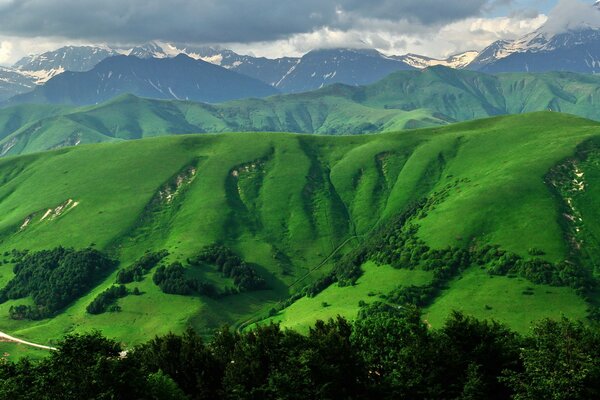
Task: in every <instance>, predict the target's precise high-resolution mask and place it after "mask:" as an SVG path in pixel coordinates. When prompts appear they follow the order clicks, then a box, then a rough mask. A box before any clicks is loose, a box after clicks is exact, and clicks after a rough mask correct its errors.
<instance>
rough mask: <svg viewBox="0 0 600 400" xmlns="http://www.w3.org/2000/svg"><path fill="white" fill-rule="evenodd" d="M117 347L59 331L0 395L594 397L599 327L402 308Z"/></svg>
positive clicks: (599, 391) (4, 370)
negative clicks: (437, 316)
mask: <svg viewBox="0 0 600 400" xmlns="http://www.w3.org/2000/svg"><path fill="white" fill-rule="evenodd" d="M382 310H383V309H382ZM122 350H123V349H122V348H121V347H120V345H119V344H118V343H117V342H114V341H112V340H109V339H106V338H104V337H102V336H101V335H100V334H99V333H92V334H85V335H70V336H67V337H66V338H65V339H64V340H63V341H62V343H60V344H59V351H56V352H53V353H52V354H51V355H50V356H49V357H48V358H46V359H43V360H40V361H31V360H28V359H25V360H22V361H19V362H17V363H12V362H9V361H7V362H3V363H0V398H7V399H14V400H20V399H34V398H35V399H58V398H60V399H65V400H70V399H84V398H88V399H91V398H101V399H109V398H110V399H198V400H201V399H202V400H203V399H210V400H213V399H240V400H246V399H248V400H250V399H265V400H269V399H273V400H275V399H283V400H286V399H290V400H292V399H339V400H345V399H354V400H362V399H390V400H391V399H413V400H421V399H490V400H504V399H506V400H508V399H556V400H563V399H564V400H566V399H570V400H579V399H582V400H583V399H586V400H587V399H595V398H600V332H599V331H598V330H597V328H590V327H587V326H585V325H582V324H580V323H574V322H571V321H569V320H566V319H563V320H561V321H551V320H545V321H542V322H540V323H539V324H538V325H537V326H536V327H535V328H534V330H533V333H532V335H531V336H529V337H525V338H524V337H521V336H520V335H518V334H516V333H515V332H512V331H511V330H509V329H508V328H507V327H505V326H503V325H501V324H498V323H494V322H488V321H479V320H476V319H473V318H469V317H465V316H464V315H462V314H459V313H455V314H453V315H452V316H451V317H450V318H449V319H448V320H447V321H446V323H445V325H444V326H442V327H441V328H440V329H429V328H428V327H427V326H426V324H425V323H423V322H422V318H421V315H420V314H419V313H418V312H417V311H415V310H414V309H408V310H405V311H404V312H400V311H397V310H396V311H389V312H388V311H382V312H376V313H372V314H370V315H368V316H367V317H366V318H365V319H361V320H358V321H357V322H356V323H355V324H351V323H349V322H347V321H346V320H344V319H342V318H338V319H336V320H330V321H328V322H322V321H319V322H317V323H316V324H315V325H314V326H313V327H312V328H311V329H310V330H309V332H308V334H307V335H301V334H298V333H296V332H294V331H291V330H282V329H280V328H279V326H278V325H267V326H262V327H258V328H256V329H255V330H252V331H249V332H246V333H237V332H235V331H232V330H230V329H228V328H222V329H220V330H218V331H217V332H216V333H215V334H214V335H213V336H212V337H211V338H209V339H208V340H207V341H205V340H203V339H202V338H201V337H200V336H198V335H197V334H196V333H194V332H193V331H191V330H188V331H187V332H186V333H184V334H183V335H174V334H168V335H166V336H161V337H156V338H155V339H153V340H151V341H149V342H147V343H145V344H142V345H140V346H137V347H135V348H133V349H130V350H129V351H128V353H127V355H126V356H125V357H120V356H119V354H120V352H121V351H122Z"/></svg>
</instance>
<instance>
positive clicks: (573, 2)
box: [543, 0, 600, 34]
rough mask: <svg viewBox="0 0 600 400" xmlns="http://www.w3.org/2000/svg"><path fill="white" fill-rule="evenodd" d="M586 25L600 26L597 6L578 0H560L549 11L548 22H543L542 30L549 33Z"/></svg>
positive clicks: (599, 14)
mask: <svg viewBox="0 0 600 400" xmlns="http://www.w3.org/2000/svg"><path fill="white" fill-rule="evenodd" d="M587 27H591V28H600V10H599V9H598V6H593V5H592V4H590V3H589V2H588V3H583V2H581V1H579V0H560V1H559V2H558V4H557V5H556V7H555V8H554V9H553V10H552V11H550V14H549V15H548V22H546V24H544V27H543V30H544V32H546V33H549V34H557V33H561V32H566V31H568V30H575V29H579V28H587Z"/></svg>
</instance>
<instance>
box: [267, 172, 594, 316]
mask: <svg viewBox="0 0 600 400" xmlns="http://www.w3.org/2000/svg"><path fill="white" fill-rule="evenodd" d="M457 184H458V181H457V182H455V183H454V184H452V185H448V186H446V187H445V188H444V189H442V190H441V191H439V192H436V193H434V194H433V195H432V196H431V197H429V198H427V199H422V200H420V201H418V202H416V203H414V204H412V205H410V206H408V207H407V208H406V210H405V211H404V212H403V213H401V214H399V215H398V216H396V217H395V218H394V219H392V220H391V221H389V222H388V223H386V224H385V225H383V226H381V227H380V228H379V229H378V230H377V231H376V232H374V233H373V234H371V235H370V237H369V238H368V239H367V240H365V241H364V242H363V243H361V244H360V245H359V246H358V247H357V248H356V249H354V250H352V251H351V252H350V253H348V254H346V255H345V256H343V257H342V258H341V259H340V260H338V261H337V262H336V263H335V265H334V268H333V271H332V272H331V273H330V274H328V275H326V276H324V277H322V278H320V279H319V280H317V281H316V282H314V283H313V284H311V285H309V286H307V287H306V288H304V289H303V290H302V291H300V292H299V293H296V294H294V295H293V296H292V297H290V298H289V299H288V300H286V301H284V302H282V303H280V304H279V305H278V306H277V307H276V308H274V309H273V310H272V311H271V314H274V313H276V312H277V311H279V310H280V309H282V308H285V307H286V306H289V305H290V304H291V303H293V302H294V301H296V300H298V299H299V298H301V297H304V296H309V297H313V296H316V295H317V294H318V293H320V292H321V291H322V290H324V289H325V288H327V287H328V286H330V285H331V284H334V283H338V284H339V285H340V286H344V285H352V284H354V283H355V282H356V280H357V279H358V278H359V277H360V276H361V275H362V269H361V266H362V265H363V264H364V263H365V262H366V261H369V260H371V261H374V262H376V263H377V264H380V265H384V264H389V265H391V266H392V267H394V268H405V269H415V268H420V269H424V270H427V271H432V272H433V279H432V281H431V283H429V284H427V285H423V286H410V287H403V288H400V289H397V290H395V291H393V292H392V293H390V294H389V295H388V296H387V299H388V301H392V302H394V303H397V304H401V305H403V304H412V305H416V306H420V307H424V306H426V305H428V304H430V303H431V302H432V301H433V299H435V297H436V296H437V295H438V294H439V292H440V291H441V290H442V289H443V288H444V287H445V286H446V285H447V283H448V281H449V280H450V279H452V278H453V277H455V276H457V275H458V274H459V273H460V272H461V271H463V270H464V269H466V268H468V267H471V266H480V267H482V268H485V269H486V271H487V272H488V273H489V274H491V275H506V276H520V277H523V278H525V279H527V280H529V281H531V282H532V283H537V284H547V285H552V286H568V287H571V288H573V289H575V291H576V292H577V293H578V294H579V295H581V296H582V297H584V298H586V299H588V298H589V297H591V296H593V294H594V293H595V291H596V290H597V289H598V286H599V285H598V281H597V279H596V278H595V277H594V276H593V273H592V269H591V268H589V267H587V266H585V265H582V264H581V263H578V262H575V261H562V262H558V263H551V262H548V261H545V260H543V259H541V258H539V256H541V255H543V252H542V251H541V250H539V249H530V250H529V254H530V257H529V258H524V257H521V256H519V255H517V254H514V253H511V252H508V251H505V250H502V249H500V247H499V246H491V245H485V246H482V247H479V248H477V247H472V248H468V249H467V248H460V247H447V248H445V249H431V248H430V247H429V246H427V244H426V243H425V242H424V241H422V240H420V239H419V238H418V237H417V231H418V225H417V224H416V222H417V221H418V219H419V218H421V217H424V216H426V215H427V212H429V211H430V210H432V209H433V208H435V206H436V205H437V204H438V203H439V202H440V201H442V200H443V199H444V198H445V197H446V196H447V195H448V191H449V190H450V189H451V188H453V187H454V186H455V185H457ZM592 309H593V310H595V309H594V308H593V307H592ZM596 313H598V314H600V311H596ZM592 314H594V313H592ZM592 317H593V315H592ZM598 319H599V320H600V318H598Z"/></svg>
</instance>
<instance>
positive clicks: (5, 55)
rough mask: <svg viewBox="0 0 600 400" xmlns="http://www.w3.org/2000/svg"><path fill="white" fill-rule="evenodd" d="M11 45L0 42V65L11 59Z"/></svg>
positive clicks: (6, 42) (7, 42)
mask: <svg viewBox="0 0 600 400" xmlns="http://www.w3.org/2000/svg"><path fill="white" fill-rule="evenodd" d="M12 49H13V45H12V43H11V42H9V41H6V40H4V41H1V42H0V63H4V62H6V61H7V60H10V59H11V56H12Z"/></svg>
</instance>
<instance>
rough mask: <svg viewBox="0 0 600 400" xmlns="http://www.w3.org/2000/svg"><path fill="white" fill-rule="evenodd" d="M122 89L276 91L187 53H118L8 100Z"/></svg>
mask: <svg viewBox="0 0 600 400" xmlns="http://www.w3.org/2000/svg"><path fill="white" fill-rule="evenodd" d="M123 93H133V94H136V95H139V96H144V97H152V98H159V99H184V100H195V101H204V102H220V101H226V100H231V99H236V98H243V97H263V96H268V95H272V94H274V93H276V91H275V89H273V88H272V87H270V86H268V85H266V84H264V83H262V82H259V81H257V80H254V79H252V78H249V77H246V76H243V75H240V74H237V73H234V72H231V71H228V70H226V69H224V68H221V67H218V66H215V65H212V64H209V63H206V62H204V61H198V60H193V59H191V58H189V57H187V56H185V55H179V56H177V57H175V58H168V59H139V58H137V57H133V56H116V57H111V58H108V59H105V60H104V61H102V62H101V63H100V64H98V65H97V66H95V67H94V68H93V69H92V70H91V71H88V72H66V73H63V74H60V75H58V76H56V77H54V78H52V79H51V80H49V81H48V82H47V83H46V84H45V85H43V86H40V87H37V88H36V89H35V90H34V91H33V92H31V93H26V94H23V95H19V96H15V97H13V98H12V99H10V100H9V102H8V104H23V103H51V104H75V105H89V104H97V103H101V102H103V101H106V100H109V99H111V98H113V97H115V96H118V95H120V94H123Z"/></svg>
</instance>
